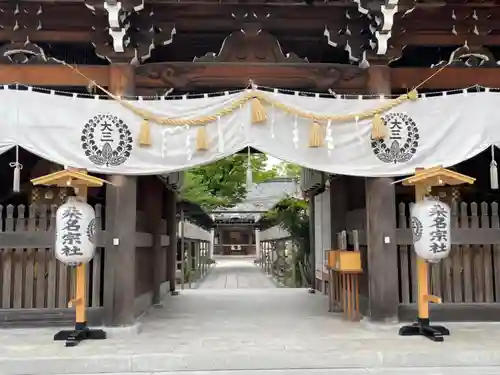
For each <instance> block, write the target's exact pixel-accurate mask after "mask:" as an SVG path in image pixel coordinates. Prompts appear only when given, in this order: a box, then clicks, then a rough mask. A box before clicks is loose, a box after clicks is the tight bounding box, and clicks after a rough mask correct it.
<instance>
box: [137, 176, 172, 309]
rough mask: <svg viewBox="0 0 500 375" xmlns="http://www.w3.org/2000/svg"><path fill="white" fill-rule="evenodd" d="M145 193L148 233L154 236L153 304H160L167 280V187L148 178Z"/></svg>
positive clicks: (159, 181)
mask: <svg viewBox="0 0 500 375" xmlns="http://www.w3.org/2000/svg"><path fill="white" fill-rule="evenodd" d="M145 190H146V191H145V192H144V194H142V197H143V198H142V199H143V200H144V211H145V215H144V216H145V220H146V228H147V232H148V233H150V234H151V235H152V236H153V244H152V250H153V251H152V257H153V303H154V304H158V303H160V300H161V293H160V290H161V284H162V282H163V281H164V280H165V273H166V259H165V258H166V251H165V248H164V247H162V237H161V236H162V234H165V233H167V226H166V221H164V220H162V214H163V209H164V202H163V197H164V191H165V185H164V184H163V182H162V181H161V180H160V179H159V178H158V177H156V176H147V177H146V187H145Z"/></svg>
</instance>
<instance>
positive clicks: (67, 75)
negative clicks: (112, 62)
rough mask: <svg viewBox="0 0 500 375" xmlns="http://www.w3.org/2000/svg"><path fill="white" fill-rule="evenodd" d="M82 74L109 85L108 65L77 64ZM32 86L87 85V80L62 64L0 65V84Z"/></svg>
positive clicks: (102, 84) (100, 83)
mask: <svg viewBox="0 0 500 375" xmlns="http://www.w3.org/2000/svg"><path fill="white" fill-rule="evenodd" d="M78 69H79V70H80V72H82V74H84V75H85V76H87V77H89V78H90V79H92V80H93V81H95V82H96V83H98V84H99V85H101V86H109V69H110V68H109V66H90V65H87V66H79V67H78ZM15 83H22V84H25V85H32V86H87V85H88V84H89V82H88V80H86V79H85V78H83V77H82V76H80V75H79V74H77V73H75V72H74V71H72V70H71V69H70V68H68V67H66V66H63V65H58V64H57V65H36V66H33V65H0V84H4V85H7V84H15Z"/></svg>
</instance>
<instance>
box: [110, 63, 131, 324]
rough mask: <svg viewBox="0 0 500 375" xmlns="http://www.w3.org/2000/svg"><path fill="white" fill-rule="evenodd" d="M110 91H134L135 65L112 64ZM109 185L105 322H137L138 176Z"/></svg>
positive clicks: (113, 178)
mask: <svg viewBox="0 0 500 375" xmlns="http://www.w3.org/2000/svg"><path fill="white" fill-rule="evenodd" d="M109 90H110V92H112V93H113V94H115V95H119V96H127V95H134V93H135V74H134V68H133V66H131V65H130V64H112V65H110V66H109ZM110 180H111V182H112V183H113V185H108V186H106V233H107V238H106V249H105V260H104V278H103V288H104V292H103V294H104V298H103V307H104V313H105V323H106V324H108V325H118V326H120V325H131V324H134V322H135V316H134V302H135V278H136V273H135V233H136V216H137V212H136V211H137V209H136V207H137V206H136V204H137V177H134V176H118V175H116V176H111V177H110Z"/></svg>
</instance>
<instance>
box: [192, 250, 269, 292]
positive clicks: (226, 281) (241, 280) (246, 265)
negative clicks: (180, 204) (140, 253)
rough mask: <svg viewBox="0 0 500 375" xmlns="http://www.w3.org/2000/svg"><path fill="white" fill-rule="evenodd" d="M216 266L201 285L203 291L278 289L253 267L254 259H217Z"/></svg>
mask: <svg viewBox="0 0 500 375" xmlns="http://www.w3.org/2000/svg"><path fill="white" fill-rule="evenodd" d="M215 260H216V262H217V263H216V266H215V268H213V269H212V270H211V272H210V273H209V274H208V275H207V276H206V277H205V279H204V280H203V281H202V282H201V284H200V285H199V288H201V289H248V288H252V289H260V288H276V284H274V282H273V281H271V279H269V278H268V277H267V276H266V275H265V274H264V273H262V272H259V270H258V269H257V268H256V267H255V266H254V265H253V260H254V258H251V257H245V256H241V257H240V256H231V257H216V258H215Z"/></svg>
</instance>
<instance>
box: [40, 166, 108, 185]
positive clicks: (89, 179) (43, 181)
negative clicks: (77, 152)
mask: <svg viewBox="0 0 500 375" xmlns="http://www.w3.org/2000/svg"><path fill="white" fill-rule="evenodd" d="M31 183H32V184H33V185H56V186H59V187H84V186H86V187H100V186H102V185H103V184H105V183H109V182H108V181H106V180H103V179H102V178H98V177H93V176H90V175H88V174H87V173H86V172H83V171H78V170H76V169H64V170H62V171H58V172H55V173H51V174H48V175H45V176H41V177H37V178H34V179H32V180H31Z"/></svg>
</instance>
